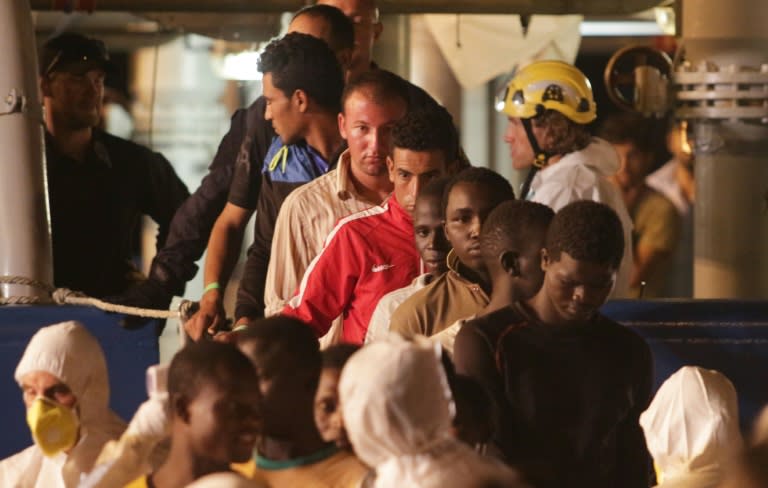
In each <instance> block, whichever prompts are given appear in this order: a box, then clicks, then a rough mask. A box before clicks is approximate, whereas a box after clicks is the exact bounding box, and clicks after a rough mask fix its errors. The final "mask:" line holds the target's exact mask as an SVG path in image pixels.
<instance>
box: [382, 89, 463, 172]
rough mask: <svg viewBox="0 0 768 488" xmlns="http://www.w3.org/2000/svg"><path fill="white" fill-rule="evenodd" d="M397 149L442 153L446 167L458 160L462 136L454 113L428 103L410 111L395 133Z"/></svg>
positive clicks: (435, 104) (393, 138)
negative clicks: (455, 122) (454, 122)
mask: <svg viewBox="0 0 768 488" xmlns="http://www.w3.org/2000/svg"><path fill="white" fill-rule="evenodd" d="M392 142H393V144H394V146H395V147H397V148H400V149H409V150H411V151H432V150H435V149H437V150H440V151H442V152H443V155H444V156H445V164H446V166H447V165H449V164H451V163H452V162H453V161H455V160H456V156H457V152H458V148H459V135H458V132H457V131H456V126H455V125H453V119H452V118H451V114H449V113H448V111H447V110H446V109H445V107H443V106H442V105H440V104H438V103H428V104H426V105H422V106H419V107H416V108H413V109H412V110H410V111H409V112H408V113H407V114H406V116H405V117H403V118H402V119H400V120H398V121H397V123H396V124H395V127H394V129H393V130H392Z"/></svg>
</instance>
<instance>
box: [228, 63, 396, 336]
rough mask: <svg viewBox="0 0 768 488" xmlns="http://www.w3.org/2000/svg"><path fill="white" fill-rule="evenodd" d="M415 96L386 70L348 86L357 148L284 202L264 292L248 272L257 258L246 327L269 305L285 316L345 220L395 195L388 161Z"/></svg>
mask: <svg viewBox="0 0 768 488" xmlns="http://www.w3.org/2000/svg"><path fill="white" fill-rule="evenodd" d="M407 96H408V92H407V87H406V85H405V83H404V82H403V81H402V79H400V78H399V77H397V76H396V75H393V74H391V73H389V72H386V71H380V70H375V71H369V72H366V73H364V74H363V75H361V76H359V77H358V78H356V79H355V80H354V81H352V82H350V83H347V85H346V86H345V87H344V92H343V94H342V112H341V113H340V114H339V116H338V124H339V132H340V133H341V134H342V136H343V137H344V138H345V139H346V141H347V144H348V146H349V147H348V149H347V150H346V151H345V152H344V153H342V154H341V156H340V157H339V159H338V163H337V165H336V168H334V169H333V170H331V171H329V172H328V173H327V174H325V175H323V176H321V177H320V178H317V179H316V180H314V181H312V182H310V183H308V184H306V185H304V186H302V187H301V188H298V189H296V190H295V191H294V192H292V193H291V194H290V195H288V197H287V198H286V199H285V201H284V202H283V205H282V207H281V209H280V212H279V214H278V216H277V221H276V223H275V232H274V235H273V238H272V239H273V240H272V249H271V253H270V254H271V257H270V260H269V267H268V270H267V274H266V282H265V285H264V286H263V287H261V286H259V282H258V280H257V279H255V278H251V276H253V275H250V274H249V273H248V271H249V269H250V268H249V266H250V265H251V264H252V260H251V259H250V258H249V260H248V263H246V273H245V276H244V277H243V280H242V281H241V283H240V289H239V290H238V296H237V308H236V310H235V315H236V317H237V318H238V323H247V321H248V318H249V317H250V318H256V317H259V316H260V315H261V310H260V304H261V302H262V301H265V303H266V310H265V311H266V315H273V314H276V313H279V312H280V311H281V310H282V308H283V307H284V306H285V303H286V302H287V301H288V300H289V299H290V298H291V297H292V296H293V295H294V293H295V292H296V288H297V287H298V285H299V282H300V281H301V278H302V276H303V275H304V271H305V270H306V269H307V266H309V263H310V262H311V261H312V260H313V259H314V258H315V256H317V254H318V253H319V252H320V251H321V250H322V248H323V243H324V242H325V239H326V237H327V236H328V234H329V233H330V232H331V230H333V228H334V226H335V225H336V223H337V222H338V221H339V219H341V218H343V217H346V216H348V215H350V214H352V213H355V212H359V211H361V210H365V209H367V208H369V207H372V206H375V205H378V204H380V203H381V202H382V201H384V199H385V198H386V197H387V196H388V195H389V193H390V192H391V191H392V183H391V182H390V181H389V178H388V176H387V174H386V158H387V156H388V155H389V153H390V145H391V140H392V139H391V132H392V127H393V125H394V124H395V122H396V121H397V120H399V119H400V118H402V117H403V116H405V113H406V111H407V109H408V98H407ZM366 161H367V163H366ZM256 274H258V273H256ZM260 295H261V296H260Z"/></svg>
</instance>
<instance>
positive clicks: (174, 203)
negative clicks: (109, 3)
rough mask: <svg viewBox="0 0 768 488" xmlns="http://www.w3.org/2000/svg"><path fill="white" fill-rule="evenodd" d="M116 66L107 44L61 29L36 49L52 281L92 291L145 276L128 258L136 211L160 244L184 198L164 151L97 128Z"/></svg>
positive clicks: (98, 293) (113, 289)
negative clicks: (146, 219) (150, 223)
mask: <svg viewBox="0 0 768 488" xmlns="http://www.w3.org/2000/svg"><path fill="white" fill-rule="evenodd" d="M113 69H114V65H113V64H112V63H111V61H110V59H109V55H108V54H107V51H106V48H105V47H104V44H103V43H102V42H101V41H98V40H96V39H90V38H87V37H84V36H81V35H79V34H73V33H65V34H61V35H60V36H58V37H55V38H53V39H51V40H49V41H48V42H46V43H45V45H43V47H42V49H41V54H40V71H39V74H40V88H41V91H42V94H43V103H44V105H45V158H46V176H47V182H48V183H47V189H48V202H49V205H50V209H51V238H52V245H53V281H54V284H55V285H56V286H58V287H66V288H71V289H73V290H77V291H82V292H85V293H87V294H88V295H91V296H95V297H104V296H105V295H109V294H114V293H121V292H123V291H125V290H126V289H128V288H129V287H130V286H132V285H134V284H136V283H137V282H140V281H142V278H143V277H142V276H141V275H140V273H139V272H138V270H136V268H135V267H134V266H133V264H132V263H131V259H132V258H133V254H134V252H133V246H132V243H133V242H134V241H135V239H134V237H135V234H136V230H137V226H138V224H139V223H140V217H141V216H142V215H148V216H150V217H152V219H153V220H155V222H157V224H158V225H159V227H160V230H159V233H158V238H157V247H158V248H161V247H162V246H163V243H164V242H165V237H166V235H167V234H168V229H169V226H170V223H171V219H172V218H173V215H174V213H176V209H177V208H179V206H180V205H181V203H182V202H183V201H184V200H185V199H186V198H187V197H188V196H189V192H188V191H187V187H186V186H184V183H182V181H181V180H180V179H179V177H178V176H177V175H176V173H175V172H174V170H173V167H172V166H171V164H170V163H169V162H168V160H166V159H165V158H164V157H163V156H162V155H160V154H158V153H155V152H152V151H150V150H149V149H147V148H145V147H142V146H139V145H138V144H135V143H133V142H131V141H126V140H125V139H120V138H119V137H115V136H113V135H111V134H107V133H106V132H103V131H102V130H100V129H98V128H97V126H98V124H99V121H100V119H101V107H102V98H103V96H104V78H105V76H106V75H107V72H111V71H112V70H113ZM90 236H98V238H96V239H94V238H91V237H90Z"/></svg>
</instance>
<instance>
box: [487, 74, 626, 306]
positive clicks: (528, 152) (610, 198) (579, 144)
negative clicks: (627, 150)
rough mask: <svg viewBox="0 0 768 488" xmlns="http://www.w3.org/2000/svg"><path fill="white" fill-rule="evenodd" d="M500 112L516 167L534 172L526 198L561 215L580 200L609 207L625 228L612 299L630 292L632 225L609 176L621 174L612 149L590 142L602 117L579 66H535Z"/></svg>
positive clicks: (510, 89)
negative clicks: (505, 120) (504, 118)
mask: <svg viewBox="0 0 768 488" xmlns="http://www.w3.org/2000/svg"><path fill="white" fill-rule="evenodd" d="M499 107H500V108H501V109H502V111H503V112H504V113H505V114H506V115H507V117H508V120H509V123H508V125H507V130H506V132H505V134H504V141H505V142H506V143H507V144H509V148H510V155H511V156H512V166H513V167H514V168H515V169H518V170H521V169H526V168H531V169H530V170H529V173H528V177H527V178H526V182H525V183H524V185H523V189H522V192H521V198H524V199H526V200H531V201H534V202H539V203H543V204H545V205H549V206H550V207H552V209H553V210H554V211H555V212H557V211H558V210H560V209H561V208H563V207H564V206H565V205H567V204H569V203H571V202H573V201H576V200H594V201H596V202H601V203H605V204H606V205H608V206H610V207H611V208H612V209H613V210H614V211H615V212H616V213H617V214H618V216H619V218H620V219H621V224H622V227H623V229H624V257H623V258H622V261H621V267H620V269H619V274H618V277H617V279H616V286H615V288H614V290H613V292H612V296H613V297H617V298H618V297H624V296H626V295H627V293H628V291H629V278H630V273H631V271H632V265H633V262H632V220H631V218H630V216H629V213H628V212H627V208H626V206H625V205H624V201H623V200H622V197H621V194H620V193H619V191H618V190H617V189H616V188H615V187H614V186H613V185H612V184H611V182H610V181H608V177H609V176H612V175H614V174H615V173H616V172H617V171H619V167H620V164H621V163H620V161H619V157H618V154H617V153H616V151H615V150H614V149H613V147H611V145H610V144H609V143H608V142H606V141H604V140H602V139H599V138H593V137H590V134H589V131H588V129H587V124H589V123H590V122H592V121H594V120H595V118H596V117H597V107H596V105H595V100H594V97H593V95H592V87H591V85H590V83H589V80H588V79H587V77H586V76H584V74H583V73H582V72H581V71H579V70H578V69H577V68H576V67H574V66H572V65H570V64H568V63H564V62H562V61H536V62H533V63H531V64H529V65H527V66H525V67H523V68H522V69H521V70H520V71H519V72H518V73H517V74H516V75H515V77H514V78H513V79H512V80H511V81H510V82H509V85H508V86H507V89H506V93H505V94H504V98H503V101H502V103H500V104H499Z"/></svg>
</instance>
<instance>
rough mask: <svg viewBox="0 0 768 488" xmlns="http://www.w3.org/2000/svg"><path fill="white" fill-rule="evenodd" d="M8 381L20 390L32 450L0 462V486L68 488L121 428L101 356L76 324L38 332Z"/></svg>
mask: <svg viewBox="0 0 768 488" xmlns="http://www.w3.org/2000/svg"><path fill="white" fill-rule="evenodd" d="M14 378H15V379H16V381H17V382H18V383H19V386H20V387H21V389H22V392H23V397H24V404H25V406H26V408H27V423H28V424H29V427H30V431H31V434H32V438H33V439H34V442H35V443H34V445H32V446H30V447H28V448H27V449H25V450H23V451H21V452H20V453H18V454H15V455H13V456H11V457H9V458H6V459H4V460H3V461H0V486H8V487H14V488H71V487H75V486H77V485H78V483H79V481H80V477H81V475H82V474H84V473H87V472H89V471H90V470H91V468H92V467H93V464H94V462H95V461H96V457H97V456H98V455H99V452H100V451H101V448H102V446H103V445H104V444H105V443H107V442H108V441H110V440H112V439H116V438H118V437H119V436H120V434H121V433H122V432H123V430H124V429H125V423H123V421H122V420H120V418H118V417H117V415H116V414H114V413H113V412H112V411H111V410H110V409H109V380H108V376H107V363H106V361H105V359H104V352H103V351H102V349H101V346H100V345H99V343H98V341H96V339H95V338H94V337H93V336H92V335H91V334H90V333H89V332H88V331H87V330H86V329H85V327H83V325H82V324H80V323H79V322H74V321H73V322H63V323H60V324H55V325H51V326H48V327H43V328H42V329H40V330H39V331H38V332H37V333H36V334H35V335H34V336H33V337H32V339H31V340H30V341H29V344H28V345H27V349H26V350H25V351H24V355H23V356H22V358H21V361H20V362H19V365H18V366H17V367H16V373H15V374H14Z"/></svg>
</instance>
